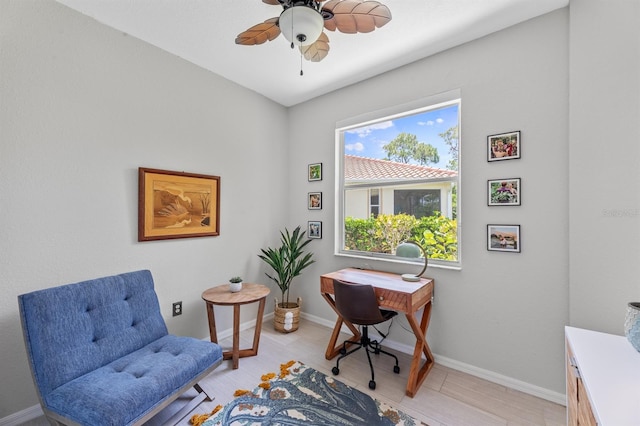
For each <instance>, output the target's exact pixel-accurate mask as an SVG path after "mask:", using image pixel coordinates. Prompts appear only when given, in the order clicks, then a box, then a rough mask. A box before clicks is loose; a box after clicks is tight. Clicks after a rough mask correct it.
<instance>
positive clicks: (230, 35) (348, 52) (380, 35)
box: [57, 0, 569, 106]
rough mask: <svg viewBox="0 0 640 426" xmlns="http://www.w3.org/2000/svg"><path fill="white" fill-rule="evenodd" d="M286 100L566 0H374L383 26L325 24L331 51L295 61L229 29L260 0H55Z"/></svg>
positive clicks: (247, 21) (265, 9) (286, 51)
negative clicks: (384, 17) (381, 9)
mask: <svg viewBox="0 0 640 426" xmlns="http://www.w3.org/2000/svg"><path fill="white" fill-rule="evenodd" d="M57 1H58V2H59V3H62V4H64V5H66V6H69V7H71V8H72V9H75V10H77V11H79V12H81V13H83V14H85V15H88V16H90V17H92V18H94V19H96V20H97V21H99V22H101V23H103V24H106V25H108V26H110V27H113V28H115V29H117V30H119V31H122V32H125V33H127V34H130V35H132V36H134V37H137V38H139V39H141V40H143V41H145V42H147V43H149V44H152V45H154V46H157V47H159V48H161V49H163V50H166V51H167V52H170V53H172V54H174V55H176V56H179V57H181V58H183V59H185V60H187V61H190V62H192V63H194V64H197V65H199V66H201V67H203V68H205V69H208V70H211V71H212V72H214V73H216V74H219V75H221V76H223V77H225V78H227V79H229V80H231V81H234V82H236V83H238V84H240V85H242V86H244V87H247V88H249V89H251V90H254V91H256V92H258V93H260V94H262V95H264V96H266V97H268V98H270V99H272V100H274V101H276V102H278V103H280V104H282V105H284V106H291V105H295V104H297V103H300V102H304V101H306V100H309V99H311V98H314V97H316V96H319V95H322V94H324V93H328V92H331V91H333V90H336V89H339V88H341V87H344V86H347V85H349V84H353V83H356V82H358V81H362V80H365V79H367V78H370V77H373V76H375V75H378V74H381V73H383V72H386V71H389V70H391V69H394V68H397V67H399V66H402V65H405V64H408V63H410V62H414V61H416V60H418V59H421V58H424V57H426V56H429V55H433V54H434V53H437V52H441V51H443V50H445V49H448V48H451V47H454V46H457V45H460V44H462V43H465V42H468V41H471V40H473V39H476V38H479V37H482V36H484V35H487V34H490V33H492V32H495V31H498V30H501V29H503V28H506V27H509V26H511V25H514V24H517V23H519V22H522V21H525V20H528V19H531V18H534V17H536V16H539V15H542V14H545V13H548V12H551V11H553V10H555V9H559V8H562V7H564V6H567V5H568V3H569V0H380V2H381V3H383V4H385V5H387V6H388V7H389V9H390V10H391V14H392V16H393V19H392V20H391V22H389V23H388V24H387V25H386V26H384V27H382V28H378V29H376V30H375V31H374V32H371V33H367V34H342V33H339V32H331V31H326V30H325V33H326V34H327V35H328V36H329V40H330V48H331V50H330V52H329V55H328V56H327V57H326V58H325V59H324V60H323V61H321V62H318V63H312V62H308V61H306V60H305V61H303V62H302V68H303V70H304V76H300V65H301V60H300V54H299V51H298V50H297V49H295V50H291V48H290V46H289V44H288V43H287V41H286V40H285V39H284V37H283V36H282V35H280V36H279V37H278V38H276V39H275V40H273V41H271V42H266V43H265V44H262V45H257V46H240V45H236V44H235V42H234V40H235V37H236V35H238V34H239V33H241V32H242V31H244V30H246V29H248V28H249V27H251V26H253V25H255V24H257V23H260V22H263V21H264V20H266V19H268V18H272V17H276V16H278V15H279V14H280V12H281V11H282V8H281V7H280V6H273V5H268V4H265V3H263V2H262V1H261V0H57Z"/></svg>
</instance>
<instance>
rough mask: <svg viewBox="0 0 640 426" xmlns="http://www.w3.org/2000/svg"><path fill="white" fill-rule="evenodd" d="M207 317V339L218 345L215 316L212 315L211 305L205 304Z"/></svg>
mask: <svg viewBox="0 0 640 426" xmlns="http://www.w3.org/2000/svg"><path fill="white" fill-rule="evenodd" d="M207 317H208V318H209V337H210V338H211V341H212V342H213V343H218V333H217V331H216V316H215V314H214V313H213V304H211V303H207Z"/></svg>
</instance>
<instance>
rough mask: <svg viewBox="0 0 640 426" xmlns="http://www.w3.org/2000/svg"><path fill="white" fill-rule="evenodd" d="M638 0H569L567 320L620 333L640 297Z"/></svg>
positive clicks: (639, 32) (639, 61)
mask: <svg viewBox="0 0 640 426" xmlns="http://www.w3.org/2000/svg"><path fill="white" fill-rule="evenodd" d="M639 22H640V2H638V1H636V0H616V1H613V2H609V1H604V0H580V1H573V2H571V69H570V74H569V77H570V81H571V85H570V89H571V90H570V91H571V97H570V102H571V115H570V134H571V139H570V152H571V156H570V162H569V171H570V173H569V188H570V194H571V197H570V209H569V212H570V213H569V218H570V230H571V232H570V247H571V257H570V281H571V305H570V320H571V321H570V322H571V325H573V326H576V327H583V328H590V329H594V330H598V331H604V332H608V333H615V334H623V331H624V327H623V326H624V315H625V310H626V306H627V303H628V302H635V301H638V300H640V278H639V277H640V262H639V261H638V260H639V259H640V238H639V237H640V172H639V170H640V167H639V166H638V165H639V164H640V26H639V25H638V23H639Z"/></svg>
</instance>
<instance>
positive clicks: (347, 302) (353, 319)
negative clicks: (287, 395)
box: [331, 280, 400, 389]
mask: <svg viewBox="0 0 640 426" xmlns="http://www.w3.org/2000/svg"><path fill="white" fill-rule="evenodd" d="M333 290H334V294H335V298H336V308H337V309H338V312H340V315H341V316H342V318H344V319H345V320H347V321H349V322H350V323H352V324H356V325H360V326H362V336H361V337H360V340H359V341H358V340H345V341H344V343H342V348H341V349H340V357H339V358H338V359H337V361H336V366H335V367H333V369H332V370H331V371H332V372H333V374H334V375H336V376H337V375H338V374H340V368H339V366H340V360H342V359H343V358H345V357H347V356H349V355H351V354H352V353H354V352H355V351H357V350H358V349H360V348H365V352H366V354H367V359H368V361H369V368H370V369H371V380H370V381H369V389H375V388H376V382H375V375H374V372H373V364H372V363H371V355H370V353H373V354H376V355H379V354H380V353H383V354H385V355H389V356H391V357H393V358H394V359H395V361H396V365H395V366H394V367H393V372H394V373H396V374H398V373H400V366H399V365H398V357H397V356H395V355H394V354H392V353H390V352H387V351H384V350H382V348H381V347H380V344H379V343H378V341H377V340H371V339H369V328H368V326H370V325H375V324H380V323H382V322H385V321H388V320H390V319H391V318H393V317H395V316H396V315H398V313H397V312H395V311H387V310H385V309H380V307H379V306H378V301H377V300H376V295H375V292H374V291H373V287H372V286H370V285H362V284H347V283H344V282H342V281H339V280H333ZM347 345H356V348H354V349H352V350H350V351H348V352H347Z"/></svg>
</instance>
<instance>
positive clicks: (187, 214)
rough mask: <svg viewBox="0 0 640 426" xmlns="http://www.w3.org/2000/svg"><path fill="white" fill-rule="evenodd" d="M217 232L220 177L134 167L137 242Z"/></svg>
mask: <svg viewBox="0 0 640 426" xmlns="http://www.w3.org/2000/svg"><path fill="white" fill-rule="evenodd" d="M216 235H220V177H219V176H209V175H201V174H195V173H184V172H172V171H169V170H157V169H148V168H143V167H140V168H139V169H138V241H151V240H165V239H172V238H189V237H211V236H216Z"/></svg>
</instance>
